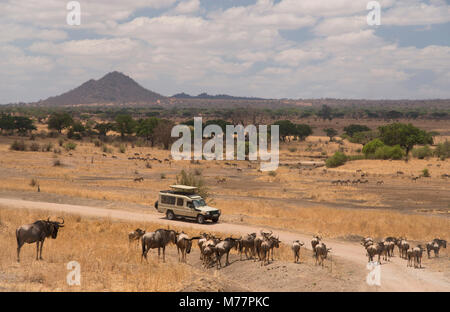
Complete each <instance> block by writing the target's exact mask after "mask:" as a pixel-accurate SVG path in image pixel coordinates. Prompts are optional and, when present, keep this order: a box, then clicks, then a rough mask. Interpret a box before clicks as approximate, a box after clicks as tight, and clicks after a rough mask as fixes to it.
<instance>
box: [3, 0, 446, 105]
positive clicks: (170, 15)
mask: <svg viewBox="0 0 450 312" xmlns="http://www.w3.org/2000/svg"><path fill="white" fill-rule="evenodd" d="M67 2H69V1H67ZM67 2H66V1H62V0H27V1H22V0H3V1H2V2H1V3H0V28H1V29H2V33H1V34H0V68H1V71H0V103H3V104H4V103H10V102H19V101H25V102H28V101H36V100H39V99H45V98H47V97H49V96H53V95H57V94H60V93H62V92H65V91H67V90H69V89H71V88H73V87H76V86H78V85H79V84H81V83H83V82H84V81H86V80H89V79H91V78H94V79H98V78H100V77H102V76H103V75H105V74H106V73H107V72H110V71H113V70H118V71H121V72H124V73H125V74H127V75H129V76H131V77H132V78H134V79H135V80H136V81H138V82H139V83H140V84H141V85H143V86H144V87H146V88H148V89H151V90H153V91H156V92H159V93H161V94H163V95H173V94H175V93H178V92H187V93H190V94H199V93H201V92H207V93H209V94H231V95H241V96H255V97H267V98H324V97H337V98H371V99H404V98H408V99H427V98H450V88H449V86H450V45H449V43H450V3H449V1H448V0H380V1H378V2H379V3H380V5H381V25H379V26H369V25H368V24H367V21H366V16H367V14H368V13H369V10H367V7H366V6H367V3H368V2H369V1H366V0H333V1H331V0H277V1H273V0H240V1H239V0H127V1H123V0H89V1H88V0H79V1H78V2H79V3H80V5H81V25H80V26H69V25H67V23H66V16H67V14H68V12H69V11H68V10H67V9H66V4H67Z"/></svg>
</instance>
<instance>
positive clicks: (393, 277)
mask: <svg viewBox="0 0 450 312" xmlns="http://www.w3.org/2000/svg"><path fill="white" fill-rule="evenodd" d="M0 204H1V205H4V206H6V207H9V208H24V209H39V210H48V211H60V212H65V213H72V214H80V215H85V216H92V217H108V218H112V219H122V220H128V221H141V222H142V221H146V222H155V223H160V224H171V225H178V226H183V227H187V228H188V227H190V228H193V229H198V230H203V231H208V230H209V231H216V232H225V233H236V234H245V233H251V232H257V231H259V230H260V228H258V227H255V226H247V225H238V224H230V223H217V224H205V225H200V224H196V223H190V222H177V221H169V220H166V219H165V218H162V217H161V215H160V214H157V213H155V212H153V211H149V213H139V212H131V211H125V210H119V209H105V208H96V207H88V206H76V205H67V204H55V203H45V202H33V201H25V200H17V199H7V198H0ZM276 233H277V234H279V237H280V240H281V241H283V242H285V243H287V244H289V243H290V242H291V241H293V240H297V239H300V240H303V241H304V242H305V243H306V245H307V246H309V241H310V238H311V237H310V236H309V235H304V234H301V233H296V232H288V231H279V230H277V231H276ZM326 242H327V245H328V246H329V247H332V254H333V256H337V257H339V258H340V259H342V260H344V261H348V262H352V263H354V265H355V267H356V268H357V269H358V270H365V266H366V263H367V258H366V256H365V253H364V249H363V248H362V247H361V246H360V245H359V244H357V243H350V242H345V241H340V240H331V239H327V240H326ZM367 272H368V271H367ZM373 290H374V291H375V290H379V291H433V292H434V291H450V281H449V280H448V279H446V278H445V276H444V275H443V274H439V273H436V272H430V271H427V269H426V268H425V269H412V268H407V267H406V263H405V261H404V260H402V259H399V258H398V257H394V258H392V259H391V261H390V262H388V263H385V262H384V263H383V265H382V267H381V286H380V287H377V288H376V289H375V288H374V289H373Z"/></svg>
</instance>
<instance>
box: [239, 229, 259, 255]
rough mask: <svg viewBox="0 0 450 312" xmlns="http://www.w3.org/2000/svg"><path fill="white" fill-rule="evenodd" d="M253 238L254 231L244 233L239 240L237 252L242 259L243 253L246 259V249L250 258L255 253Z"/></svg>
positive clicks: (254, 235) (254, 236)
mask: <svg viewBox="0 0 450 312" xmlns="http://www.w3.org/2000/svg"><path fill="white" fill-rule="evenodd" d="M255 238H256V233H251V234H247V235H245V236H244V237H243V238H242V239H241V240H240V241H239V253H240V257H241V260H242V254H243V253H245V256H246V258H247V259H249V257H248V253H247V252H248V251H250V258H253V257H254V255H255Z"/></svg>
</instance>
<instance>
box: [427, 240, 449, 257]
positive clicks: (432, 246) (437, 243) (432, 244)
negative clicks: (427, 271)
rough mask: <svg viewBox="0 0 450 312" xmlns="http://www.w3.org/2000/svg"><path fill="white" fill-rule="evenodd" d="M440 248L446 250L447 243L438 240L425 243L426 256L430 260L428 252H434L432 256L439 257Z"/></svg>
mask: <svg viewBox="0 0 450 312" xmlns="http://www.w3.org/2000/svg"><path fill="white" fill-rule="evenodd" d="M441 247H444V248H447V241H446V240H443V239H439V238H435V239H433V240H432V241H431V242H429V243H427V254H428V258H430V251H431V250H433V251H434V256H435V257H439V249H440V248H441Z"/></svg>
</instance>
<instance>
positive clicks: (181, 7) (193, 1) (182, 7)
mask: <svg viewBox="0 0 450 312" xmlns="http://www.w3.org/2000/svg"><path fill="white" fill-rule="evenodd" d="M199 9H200V0H187V1H182V2H180V3H179V4H178V5H177V6H176V7H175V9H174V10H173V12H174V13H176V14H189V13H194V12H197V11H198V10H199Z"/></svg>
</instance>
